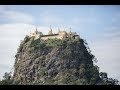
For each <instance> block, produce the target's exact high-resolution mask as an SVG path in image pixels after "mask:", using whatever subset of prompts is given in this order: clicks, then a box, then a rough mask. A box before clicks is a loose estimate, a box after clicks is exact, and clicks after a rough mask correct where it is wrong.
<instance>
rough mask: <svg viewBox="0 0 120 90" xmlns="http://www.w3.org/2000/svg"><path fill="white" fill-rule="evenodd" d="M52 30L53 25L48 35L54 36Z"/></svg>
mask: <svg viewBox="0 0 120 90" xmlns="http://www.w3.org/2000/svg"><path fill="white" fill-rule="evenodd" d="M52 34H53V33H52V28H51V25H50V31H49V32H48V35H52Z"/></svg>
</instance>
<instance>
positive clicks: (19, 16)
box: [0, 6, 35, 23]
mask: <svg viewBox="0 0 120 90" xmlns="http://www.w3.org/2000/svg"><path fill="white" fill-rule="evenodd" d="M0 18H1V19H3V20H4V21H5V20H6V21H9V22H17V23H34V20H35V18H34V17H33V16H32V15H30V14H27V13H23V12H18V11H13V10H11V9H10V8H8V6H1V7H0Z"/></svg>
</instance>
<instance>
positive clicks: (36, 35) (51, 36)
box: [30, 28, 79, 40]
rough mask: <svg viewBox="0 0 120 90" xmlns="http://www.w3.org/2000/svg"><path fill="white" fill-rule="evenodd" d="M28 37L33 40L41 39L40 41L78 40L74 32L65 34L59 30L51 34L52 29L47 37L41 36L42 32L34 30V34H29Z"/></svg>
mask: <svg viewBox="0 0 120 90" xmlns="http://www.w3.org/2000/svg"><path fill="white" fill-rule="evenodd" d="M30 37H34V39H38V38H41V39H42V40H47V39H54V38H57V39H65V38H68V37H70V38H79V35H77V33H76V32H71V30H70V32H66V31H64V30H62V31H61V30H59V31H58V33H56V34H53V32H52V29H51V28H50V30H49V32H48V34H47V35H43V33H42V32H39V31H38V30H37V28H36V30H35V32H33V33H30Z"/></svg>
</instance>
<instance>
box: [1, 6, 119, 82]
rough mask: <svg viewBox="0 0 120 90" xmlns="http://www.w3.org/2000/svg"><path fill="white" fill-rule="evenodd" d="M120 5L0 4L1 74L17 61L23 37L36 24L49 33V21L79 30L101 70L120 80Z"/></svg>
mask: <svg viewBox="0 0 120 90" xmlns="http://www.w3.org/2000/svg"><path fill="white" fill-rule="evenodd" d="M119 21H120V6H119V5H116V6H115V5H113V6H112V5H106V6H105V5H98V6H95V5H93V6H92V5H88V6H87V5H81V6H80V5H58V6H57V5H8V6H6V5H5V6H3V5H1V6H0V78H2V76H3V74H4V73H5V72H9V71H10V70H11V69H12V67H13V65H14V61H15V58H14V56H15V54H16V52H17V48H18V46H19V44H20V41H21V40H23V39H24V37H25V35H29V33H30V32H32V31H34V30H35V28H36V27H37V28H38V30H39V31H41V32H43V33H44V34H47V32H48V30H49V27H50V25H51V26H52V28H53V31H54V32H57V31H58V28H60V29H62V30H63V29H65V30H66V31H69V28H70V27H71V28H72V31H74V32H77V33H78V34H79V35H80V37H81V38H83V39H86V41H87V42H88V45H89V47H90V49H91V50H92V54H94V55H95V57H96V58H97V59H98V62H97V63H95V64H97V65H98V66H99V67H100V71H102V72H107V73H108V76H109V77H112V78H116V79H118V80H119V81H120V71H119V69H120V55H119V52H120V23H119Z"/></svg>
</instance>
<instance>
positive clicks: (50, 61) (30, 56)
mask: <svg viewBox="0 0 120 90" xmlns="http://www.w3.org/2000/svg"><path fill="white" fill-rule="evenodd" d="M18 57H19V58H20V60H18ZM16 60H18V61H17V62H18V63H17V62H16V64H15V65H14V66H15V70H16V73H15V74H17V75H16V76H19V73H20V74H21V75H23V76H22V77H24V75H25V74H26V75H27V77H26V79H27V80H28V82H27V85H118V83H119V81H118V80H117V79H112V78H108V76H107V73H105V72H101V73H99V67H98V66H96V65H94V64H93V62H97V59H96V58H95V56H94V55H93V54H92V53H91V50H90V48H89V47H88V44H87V42H86V41H85V40H83V39H79V38H76V39H74V38H66V39H63V40H61V39H56V38H55V39H48V40H45V41H44V40H41V39H40V38H38V39H36V40H34V38H30V37H28V36H26V37H25V38H24V40H23V41H22V42H21V44H20V46H19V48H18V52H17V54H16ZM17 66H19V67H17ZM17 70H18V71H17ZM11 77H12V76H11V75H10V74H9V73H5V75H4V78H3V80H1V81H0V84H1V85H14V84H16V85H19V84H21V83H24V82H23V80H21V81H20V80H18V81H17V80H14V79H12V78H11ZM34 78H37V79H36V80H35V79H34Z"/></svg>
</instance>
